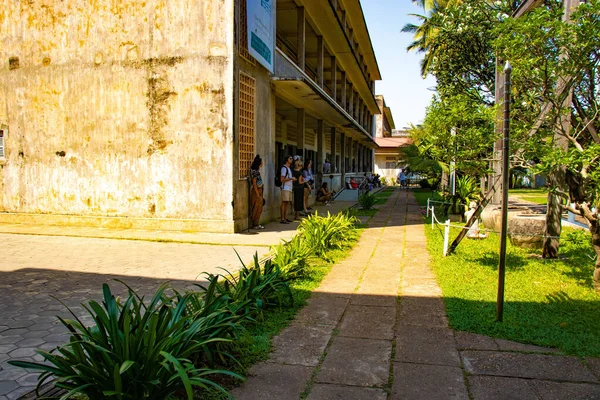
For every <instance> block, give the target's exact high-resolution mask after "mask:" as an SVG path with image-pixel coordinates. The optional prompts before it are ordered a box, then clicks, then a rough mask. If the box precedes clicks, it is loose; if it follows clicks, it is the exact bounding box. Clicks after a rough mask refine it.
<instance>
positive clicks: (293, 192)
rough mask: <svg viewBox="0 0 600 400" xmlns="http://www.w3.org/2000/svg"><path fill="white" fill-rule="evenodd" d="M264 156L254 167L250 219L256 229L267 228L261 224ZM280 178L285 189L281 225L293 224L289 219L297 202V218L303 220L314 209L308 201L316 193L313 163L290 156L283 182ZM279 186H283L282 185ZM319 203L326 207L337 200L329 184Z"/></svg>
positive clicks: (284, 169) (251, 179)
mask: <svg viewBox="0 0 600 400" xmlns="http://www.w3.org/2000/svg"><path fill="white" fill-rule="evenodd" d="M262 165H263V164H262V159H261V157H260V155H256V157H255V158H254V161H253V162H252V165H251V166H250V177H249V178H250V218H251V219H252V226H253V229H264V228H265V227H264V226H263V225H261V224H260V216H261V214H262V210H263V207H264V205H265V200H264V197H263V190H264V189H263V187H264V182H263V179H262V177H261V174H260V168H261V167H262ZM275 179H276V183H275V184H276V186H280V188H281V208H280V211H281V221H280V222H281V223H282V224H289V223H291V222H292V220H290V219H288V218H287V213H288V207H289V204H290V203H292V202H293V207H294V219H295V220H299V219H300V216H306V215H309V214H310V213H311V211H312V207H310V206H309V204H308V199H309V196H310V194H311V193H312V191H313V190H314V187H315V186H314V185H315V179H314V175H313V172H312V161H311V160H308V161H307V162H306V163H304V161H303V160H302V157H300V156H288V157H286V159H285V162H284V165H283V166H282V167H281V171H280V176H279V182H277V179H278V178H277V177H276V178H275ZM278 183H279V184H278ZM316 199H317V201H320V202H323V203H325V204H326V205H329V203H330V202H331V201H332V200H333V193H332V192H330V191H329V188H328V185H327V182H323V184H322V185H321V187H320V188H319V191H318V192H317V195H316Z"/></svg>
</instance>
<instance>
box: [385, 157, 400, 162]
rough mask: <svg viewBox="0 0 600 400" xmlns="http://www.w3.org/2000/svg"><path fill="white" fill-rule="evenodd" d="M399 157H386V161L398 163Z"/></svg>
mask: <svg viewBox="0 0 600 400" xmlns="http://www.w3.org/2000/svg"><path fill="white" fill-rule="evenodd" d="M397 159H398V157H386V158H385V161H396V160H397Z"/></svg>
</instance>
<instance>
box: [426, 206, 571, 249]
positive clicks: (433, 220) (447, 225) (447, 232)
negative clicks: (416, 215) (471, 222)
mask: <svg viewBox="0 0 600 400" xmlns="http://www.w3.org/2000/svg"><path fill="white" fill-rule="evenodd" d="M435 203H441V204H450V203H444V202H440V201H434V200H431V199H427V217H430V216H431V229H433V228H434V227H435V226H436V225H438V226H443V227H444V250H443V252H444V257H445V256H446V255H447V254H448V242H449V241H450V228H455V229H463V230H465V229H466V230H470V229H473V227H466V226H462V225H456V224H451V223H450V220H449V219H448V220H446V222H444V223H442V222H440V220H439V219H438V218H437V216H436V215H435V206H434V205H432V204H435ZM430 212H431V213H430ZM478 231H479V232H483V233H484V234H490V233H495V234H497V235H500V234H501V233H502V232H498V231H494V230H492V229H487V228H483V229H478ZM507 234H508V235H518V236H527V237H541V238H544V239H546V238H550V239H560V237H559V236H547V235H537V234H529V233H518V234H516V233H513V232H507Z"/></svg>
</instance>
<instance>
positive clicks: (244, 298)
mask: <svg viewBox="0 0 600 400" xmlns="http://www.w3.org/2000/svg"><path fill="white" fill-rule="evenodd" d="M240 262H242V261H241V259H240ZM208 276H209V280H214V279H220V282H219V285H217V286H216V290H217V292H218V293H219V294H220V295H223V296H226V298H227V299H229V301H230V302H231V303H233V304H235V305H245V308H244V310H243V314H250V315H257V314H258V315H260V313H261V312H262V310H263V309H264V308H265V307H269V306H283V305H285V304H286V303H287V304H293V298H292V294H291V292H290V287H289V283H288V282H289V280H290V278H289V277H287V276H286V275H285V274H284V272H283V271H282V270H281V268H279V266H278V265H277V264H275V263H274V262H273V261H272V260H267V261H265V263H264V265H262V266H261V265H260V263H259V261H258V254H255V255H254V261H253V262H252V264H251V265H250V266H246V265H245V264H244V263H243V262H242V267H241V268H240V270H239V271H237V273H235V274H232V273H230V272H227V273H226V274H221V275H212V274H208Z"/></svg>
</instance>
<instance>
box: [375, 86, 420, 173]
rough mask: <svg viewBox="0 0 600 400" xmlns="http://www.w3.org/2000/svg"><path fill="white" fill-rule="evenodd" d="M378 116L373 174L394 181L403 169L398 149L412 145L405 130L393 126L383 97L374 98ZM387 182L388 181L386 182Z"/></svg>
mask: <svg viewBox="0 0 600 400" xmlns="http://www.w3.org/2000/svg"><path fill="white" fill-rule="evenodd" d="M375 98H376V99H377V105H378V106H379V110H380V114H377V115H376V116H375V120H376V122H375V126H376V129H377V130H376V132H375V141H376V142H377V145H378V148H377V149H375V170H374V171H375V173H377V174H379V175H381V176H383V177H385V178H386V179H391V180H392V181H395V179H396V176H397V175H398V173H399V172H400V168H401V167H403V165H402V160H401V157H400V147H402V146H406V145H408V144H410V143H412V140H411V139H410V138H409V135H408V132H407V131H406V130H398V129H396V126H395V124H394V118H393V117H392V111H391V109H390V108H389V107H388V106H387V105H386V104H385V99H384V97H383V95H377V96H375ZM388 182H389V181H388Z"/></svg>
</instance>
